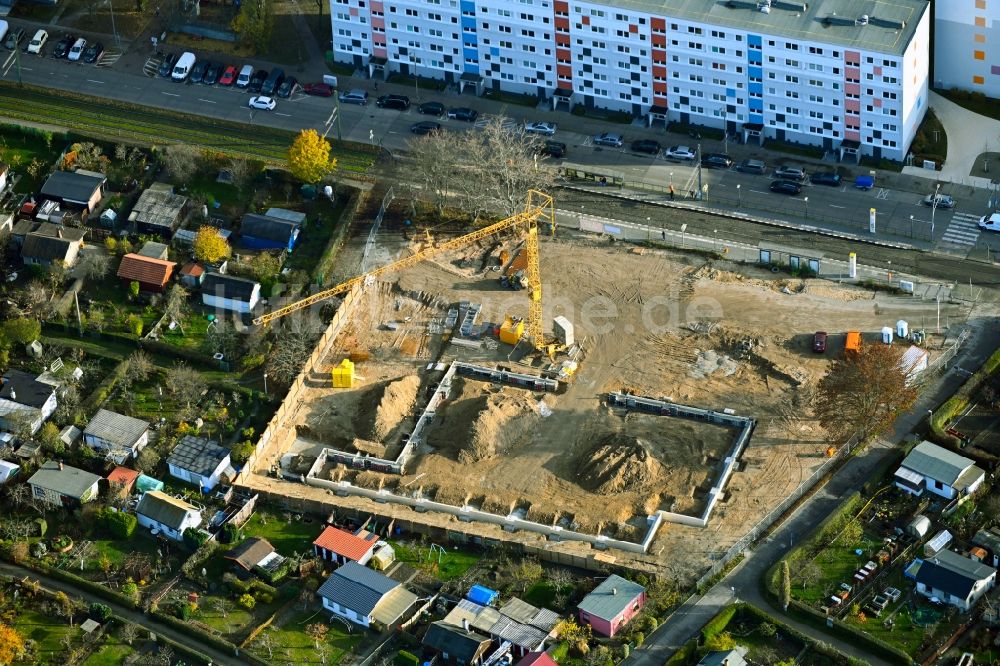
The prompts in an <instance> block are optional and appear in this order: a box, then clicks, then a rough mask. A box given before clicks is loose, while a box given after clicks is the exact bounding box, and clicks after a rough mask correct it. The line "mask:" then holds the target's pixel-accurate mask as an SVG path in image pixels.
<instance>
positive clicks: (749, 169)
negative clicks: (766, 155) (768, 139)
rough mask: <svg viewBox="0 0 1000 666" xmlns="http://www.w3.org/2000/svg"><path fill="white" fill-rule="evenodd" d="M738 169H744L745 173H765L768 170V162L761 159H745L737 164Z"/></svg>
mask: <svg viewBox="0 0 1000 666" xmlns="http://www.w3.org/2000/svg"><path fill="white" fill-rule="evenodd" d="M736 170H737V171H742V172H743V173H758V174H763V173H765V172H767V164H765V163H764V162H762V161H761V160H743V161H742V162H740V163H739V164H737V165H736Z"/></svg>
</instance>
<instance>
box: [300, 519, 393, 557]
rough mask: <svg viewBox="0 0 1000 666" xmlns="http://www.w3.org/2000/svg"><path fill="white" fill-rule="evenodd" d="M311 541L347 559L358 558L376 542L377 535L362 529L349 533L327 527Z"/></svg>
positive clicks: (366, 552)
mask: <svg viewBox="0 0 1000 666" xmlns="http://www.w3.org/2000/svg"><path fill="white" fill-rule="evenodd" d="M313 543H314V544H315V545H317V546H319V547H320V548H325V549H326V550H328V551H330V552H331V553H336V554H337V555H341V556H343V557H346V558H347V559H349V560H355V561H357V560H360V559H361V558H362V557H364V556H365V555H366V554H368V552H369V551H370V550H371V549H372V548H374V547H375V544H376V543H378V536H377V535H375V534H372V533H371V532H365V531H362V532H361V533H360V534H357V535H355V534H351V533H350V532H347V531H345V530H342V529H339V528H337V527H327V528H326V529H324V530H323V532H322V533H321V534H320V535H319V536H318V537H316V540H315V541H313Z"/></svg>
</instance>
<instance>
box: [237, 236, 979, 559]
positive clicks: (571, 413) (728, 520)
mask: <svg viewBox="0 0 1000 666" xmlns="http://www.w3.org/2000/svg"><path fill="white" fill-rule="evenodd" d="M551 231H552V230H551V229H550V228H548V227H547V226H546V225H544V224H539V225H538V226H537V229H536V228H535V227H534V226H531V227H530V228H529V229H528V230H527V233H525V228H522V227H521V226H518V225H509V226H508V227H507V228H503V229H499V230H498V231H497V232H496V233H491V234H484V235H483V236H482V237H478V238H473V239H471V240H468V241H467V242H461V243H459V242H453V241H449V243H451V244H452V245H451V247H449V248H448V249H444V250H441V249H440V248H441V245H442V244H441V243H440V242H438V241H437V240H436V239H429V238H420V239H419V240H417V241H405V240H402V239H397V240H396V241H395V242H394V243H395V244H394V245H390V244H388V241H383V242H382V243H381V245H380V248H379V249H380V253H381V254H383V255H385V254H388V255H391V256H393V257H396V258H397V259H399V258H406V257H415V256H417V255H418V254H419V253H420V252H421V251H427V250H429V249H430V248H437V249H435V250H434V252H427V256H423V257H419V260H418V261H413V262H409V263H408V265H404V266H402V267H401V269H399V270H393V271H386V272H385V273H383V274H380V275H377V276H369V277H368V278H367V279H361V278H359V280H358V281H355V282H352V283H351V284H350V285H349V287H350V289H351V292H350V298H349V299H347V301H345V302H344V304H342V306H341V311H340V315H341V316H342V318H341V319H340V320H339V323H335V328H336V330H335V331H333V333H332V335H331V339H330V340H329V341H328V344H327V347H326V350H325V353H324V354H322V355H321V356H318V357H317V358H318V360H317V361H316V363H315V364H313V366H312V367H308V368H306V370H305V373H304V375H303V376H304V377H305V378H306V381H304V383H303V385H302V388H301V391H299V392H298V393H297V394H296V395H295V396H294V400H291V401H286V404H285V405H284V408H283V411H282V413H281V414H282V416H281V419H282V422H281V424H280V426H281V428H282V432H284V433H285V436H283V437H282V438H280V445H275V446H272V447H270V448H268V449H266V450H265V455H263V456H261V457H260V458H258V460H257V461H256V464H255V469H256V473H255V474H253V475H251V476H250V477H249V478H248V479H247V484H248V485H252V486H255V487H257V488H259V489H261V490H264V491H266V492H268V493H271V494H275V495H283V496H289V497H298V498H303V499H310V500H314V501H316V502H322V503H324V504H325V505H330V506H331V507H342V508H345V509H347V510H351V511H355V512H367V513H368V514H375V515H383V516H391V517H392V518H393V519H405V520H406V521H407V522H409V523H411V524H423V525H427V526H429V527H434V528H439V529H440V528H443V529H445V530H447V531H448V532H449V533H451V532H456V533H463V534H468V535H471V536H472V537H473V538H472V539H471V540H472V541H475V542H477V543H482V542H483V539H487V540H492V541H494V542H504V541H508V542H521V543H535V544H537V545H539V547H541V548H543V549H545V550H546V551H565V552H570V553H578V554H579V553H583V554H586V553H594V552H598V551H601V552H605V551H606V552H607V553H608V554H609V555H610V556H612V557H613V558H615V559H616V560H617V561H618V562H620V563H623V564H624V563H631V564H632V565H634V566H636V567H647V568H651V567H654V566H655V567H660V568H666V570H668V571H670V572H671V573H672V574H673V575H676V576H679V577H697V575H699V573H700V572H701V571H703V570H704V569H705V567H706V566H707V565H708V564H709V563H710V561H711V560H712V559H713V558H714V557H716V556H717V555H718V554H720V553H721V552H723V551H725V550H726V549H727V548H728V547H729V546H730V545H732V544H733V543H735V542H736V541H737V540H739V539H740V538H741V537H742V536H743V535H744V534H745V533H746V532H747V531H748V530H749V529H750V528H751V527H753V526H754V525H755V524H756V523H757V522H758V521H759V520H760V519H761V517H763V516H764V515H765V514H766V513H767V512H768V511H770V510H771V509H772V508H774V507H775V506H777V505H778V504H779V503H780V502H781V501H782V500H783V499H784V498H785V497H787V496H788V495H789V494H791V493H792V492H793V491H794V490H795V489H796V488H797V487H798V486H799V484H801V483H802V482H803V481H804V480H806V479H807V478H808V477H810V475H812V473H813V472H814V471H815V470H816V469H817V468H819V467H820V466H821V465H823V463H824V462H825V461H826V460H827V459H828V458H827V456H828V455H830V452H831V450H830V444H829V442H828V440H827V437H826V435H825V433H824V431H823V429H822V428H821V427H820V426H819V424H818V423H817V422H816V421H815V420H814V419H813V418H812V416H811V413H812V410H811V407H810V405H811V402H812V401H813V400H814V397H815V389H816V386H817V383H818V381H819V379H820V378H821V377H822V376H823V375H824V374H825V373H826V371H827V370H828V368H829V366H830V364H831V363H832V362H833V361H834V360H835V359H836V358H838V357H839V356H840V355H841V354H842V350H843V344H844V339H845V334H846V332H847V331H848V330H858V331H862V332H867V335H866V336H865V340H866V343H869V342H868V340H869V339H870V340H871V342H870V344H877V342H876V341H877V339H878V336H877V332H878V331H880V330H882V329H883V327H884V326H885V325H886V324H887V322H888V323H892V322H896V321H897V320H908V321H909V322H911V326H913V328H914V329H918V328H921V327H922V326H923V325H924V323H925V322H932V321H933V317H934V316H935V313H936V304H935V303H934V302H933V301H931V302H925V301H921V300H919V299H915V298H913V297H911V296H906V295H887V294H885V293H878V292H873V291H869V290H863V289H860V288H857V287H854V286H850V285H841V284H836V283H833V282H829V281H826V280H820V279H797V278H789V277H787V276H784V277H782V276H780V275H775V274H774V273H772V272H770V271H769V270H765V269H764V268H759V267H755V266H739V265H737V264H733V263H729V262H724V261H719V260H715V259H712V258H706V257H704V256H701V255H695V254H685V253H681V252H676V251H671V250H668V249H657V248H650V247H644V248H638V247H635V246H630V245H628V244H625V243H621V242H617V243H609V242H608V240H607V239H606V238H603V237H599V236H595V235H589V234H581V233H578V232H575V231H564V230H558V231H556V232H555V233H554V234H553V233H550V232H551ZM532 235H535V236H534V238H532ZM535 241H537V252H535V251H534V250H533V249H532V248H531V247H530V246H531V245H532V243H533V242H535ZM533 252H534V253H535V257H534V259H536V260H537V262H538V263H537V266H538V272H537V274H536V275H531V274H530V273H531V265H530V264H531V262H532V261H533V258H532V256H531V255H532V253H533ZM525 271H527V273H525ZM533 307H534V308H535V311H534V313H533V311H532V309H533ZM940 307H941V310H942V313H943V314H944V316H947V317H950V318H951V320H953V321H954V320H956V319H959V318H962V317H963V314H964V313H963V312H961V311H960V308H959V306H955V305H947V304H944V303H942V304H941V305H940ZM278 316H280V314H279V315H278ZM539 328H541V332H539V330H538V329H539ZM820 330H822V331H827V332H829V346H828V348H827V350H826V351H825V353H823V354H817V353H814V351H813V348H812V342H813V335H814V333H815V332H816V331H820ZM932 333H933V331H927V334H928V337H927V339H926V345H925V346H926V347H927V348H929V349H931V350H933V348H934V345H936V344H940V342H941V338H940V337H936V336H934V335H931V334H932ZM932 355H933V351H932Z"/></svg>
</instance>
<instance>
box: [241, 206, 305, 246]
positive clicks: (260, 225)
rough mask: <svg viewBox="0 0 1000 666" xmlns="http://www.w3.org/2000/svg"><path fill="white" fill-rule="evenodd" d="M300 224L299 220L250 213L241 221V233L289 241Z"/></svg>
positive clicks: (283, 241)
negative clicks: (293, 220)
mask: <svg viewBox="0 0 1000 666" xmlns="http://www.w3.org/2000/svg"><path fill="white" fill-rule="evenodd" d="M299 226H300V225H299V223H298V222H292V221H289V220H284V219H280V218H277V217H270V216H268V215H257V214H256V213H249V214H247V215H244V216H243V222H241V223H240V234H242V235H243V236H253V237H254V238H263V239H266V240H270V241H278V242H281V243H287V242H288V240H289V239H290V238H291V237H292V232H294V231H295V230H296V229H298V228H299Z"/></svg>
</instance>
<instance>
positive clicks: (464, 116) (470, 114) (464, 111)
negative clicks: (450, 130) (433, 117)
mask: <svg viewBox="0 0 1000 666" xmlns="http://www.w3.org/2000/svg"><path fill="white" fill-rule="evenodd" d="M448 117H449V118H452V119H453V120H464V121H465V122H467V123H474V122H476V118H478V117H479V112H478V111H476V110H475V109H470V108H468V107H464V106H458V107H455V108H453V109H448Z"/></svg>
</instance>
